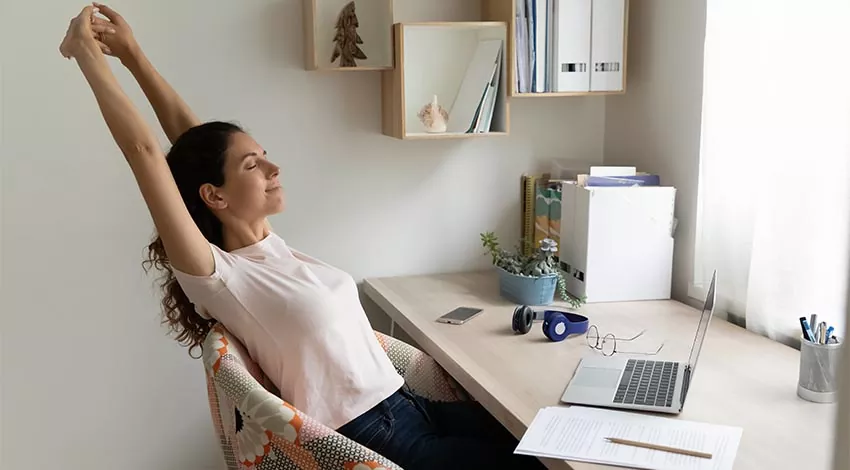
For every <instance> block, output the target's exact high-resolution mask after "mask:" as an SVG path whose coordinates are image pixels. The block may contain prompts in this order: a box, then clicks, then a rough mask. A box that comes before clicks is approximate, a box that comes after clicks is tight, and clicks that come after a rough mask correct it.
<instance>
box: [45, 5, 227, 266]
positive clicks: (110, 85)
mask: <svg viewBox="0 0 850 470" xmlns="http://www.w3.org/2000/svg"><path fill="white" fill-rule="evenodd" d="M96 12H97V9H96V8H95V7H93V6H86V7H85V8H83V10H82V11H81V12H80V14H79V15H78V16H76V17H75V18H72V19H71V23H70V25H69V26H68V31H67V33H66V35H65V38H64V40H63V41H62V44H61V45H60V46H59V51H60V52H61V53H62V55H63V56H65V57H67V58H69V59H70V58H74V59H76V61H77V64H78V65H79V67H80V70H81V71H82V72H83V75H84V76H85V78H86V80H87V81H88V83H89V85H90V86H91V89H92V92H94V96H95V98H96V100H97V103H98V106H99V107H100V110H101V113H102V115H103V118H104V120H105V121H106V125H107V127H109V130H110V132H111V133H112V137H113V138H114V139H115V142H116V143H117V144H118V147H119V148H120V149H121V152H122V153H123V154H124V157H125V158H126V159H127V162H128V163H129V165H130V168H131V169H132V171H133V174H134V175H135V177H136V181H137V183H138V185H139V189H140V190H141V192H142V196H143V198H144V200H145V202H146V203H147V206H148V210H149V211H150V214H151V217H152V218H153V222H154V224H155V225H156V229H157V231H158V232H159V236H160V237H161V238H162V243H163V245H164V247H165V250H166V253H167V254H168V258H169V261H170V262H171V265H172V266H173V267H174V268H175V269H178V270H180V271H184V272H187V273H189V274H193V275H197V276H205V275H209V274H211V273H212V272H213V270H214V268H215V262H214V259H213V255H212V250H211V249H210V246H209V243H208V242H207V240H206V238H204V236H203V234H202V233H201V231H200V230H199V229H198V227H197V225H196V224H195V222H194V221H193V220H192V217H191V216H190V215H189V211H188V210H187V209H186V205H185V204H184V203H183V199H182V198H181V197H180V192H179V191H178V189H177V185H176V184H175V182H174V178H173V177H172V176H171V171H170V170H169V168H168V164H167V163H166V160H165V155H164V153H163V151H162V149H160V148H159V143H158V142H157V140H156V138H155V136H154V134H153V133H152V132H151V129H150V128H149V127H148V125H147V124H146V123H145V122H144V120H143V118H142V116H141V114H140V113H139V111H138V110H137V109H136V108H135V106H133V103H132V102H131V101H130V99H129V98H128V97H127V95H126V94H125V93H124V91H123V90H122V89H121V86H120V85H119V84H118V81H117V80H116V79H115V76H114V75H113V74H112V70H111V69H110V68H109V64H107V62H106V57H105V56H104V53H103V50H104V49H108V48H107V46H106V45H105V44H103V43H102V42H99V41H98V40H97V39H96V35H99V34H102V33H103V32H105V30H106V29H107V28H108V27H105V26H102V25H96V24H94V14H95V13H96Z"/></svg>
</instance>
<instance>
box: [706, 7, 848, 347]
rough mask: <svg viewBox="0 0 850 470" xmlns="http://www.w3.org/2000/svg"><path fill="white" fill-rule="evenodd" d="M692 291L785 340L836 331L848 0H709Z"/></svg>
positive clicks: (843, 259) (844, 226) (843, 255)
mask: <svg viewBox="0 0 850 470" xmlns="http://www.w3.org/2000/svg"><path fill="white" fill-rule="evenodd" d="M706 17H707V24H706V40H705V71H704V91H703V123H702V149H701V160H700V167H701V168H700V187H699V208H698V222H697V232H696V236H697V245H696V258H695V273H694V274H695V275H694V286H693V287H694V292H695V293H699V292H704V288H705V286H706V285H707V282H708V280H709V278H710V276H711V272H712V270H714V269H716V270H717V272H718V297H719V299H720V301H719V304H720V305H721V306H722V307H725V309H726V310H727V311H728V313H729V314H730V316H732V317H743V318H744V320H745V322H746V326H747V328H748V329H751V330H753V331H756V332H758V333H760V334H763V335H765V336H768V337H770V338H773V339H776V340H780V341H783V342H789V343H793V342H794V341H796V340H798V339H799V337H800V334H801V330H800V324H799V318H800V317H802V316H805V317H806V318H809V316H810V315H811V314H813V313H814V314H817V315H818V321H820V320H824V321H827V322H828V323H829V324H831V325H834V326H835V328H836V331H837V333H836V334H843V331H844V327H845V325H844V312H845V309H844V307H845V304H846V296H845V289H846V287H847V284H848V282H847V280H848V274H847V273H848V262H847V260H848V236H850V217H848V215H849V214H850V191H848V187H850V164H848V162H850V0H808V1H800V0H707V11H706Z"/></svg>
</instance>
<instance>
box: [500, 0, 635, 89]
mask: <svg viewBox="0 0 850 470" xmlns="http://www.w3.org/2000/svg"><path fill="white" fill-rule="evenodd" d="M625 15H626V0H516V18H515V19H514V22H515V23H514V34H515V44H516V47H515V51H514V57H513V60H514V64H513V67H514V69H515V71H516V74H515V78H516V83H515V87H516V90H517V91H518V92H520V93H545V92H576V93H579V92H589V91H619V90H622V88H623V69H624V66H623V62H624V60H625V57H624V37H625Z"/></svg>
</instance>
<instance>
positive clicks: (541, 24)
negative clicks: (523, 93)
mask: <svg viewBox="0 0 850 470" xmlns="http://www.w3.org/2000/svg"><path fill="white" fill-rule="evenodd" d="M550 1H554V0H535V1H534V3H533V5H534V77H533V82H534V91H535V92H536V93H543V92H546V91H548V90H546V65H547V63H548V61H547V60H546V56H547V54H548V52H547V51H546V49H547V43H548V40H547V38H548V35H547V34H546V33H547V26H548V24H549V20H548V14H549V2H550Z"/></svg>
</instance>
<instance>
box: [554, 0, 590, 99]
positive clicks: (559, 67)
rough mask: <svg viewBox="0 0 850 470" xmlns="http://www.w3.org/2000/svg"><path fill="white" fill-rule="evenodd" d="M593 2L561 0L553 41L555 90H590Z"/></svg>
mask: <svg viewBox="0 0 850 470" xmlns="http://www.w3.org/2000/svg"><path fill="white" fill-rule="evenodd" d="M591 5H592V0H558V3H557V6H556V15H557V17H556V18H557V20H556V25H557V26H556V27H555V28H554V29H555V34H556V38H555V40H554V41H553V44H554V46H555V51H554V53H553V56H554V58H555V64H556V66H555V67H553V76H552V81H553V87H552V88H553V90H554V91H560V92H585V91H590V36H591V35H590V22H591Z"/></svg>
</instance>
